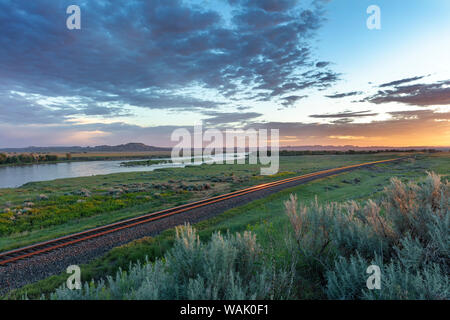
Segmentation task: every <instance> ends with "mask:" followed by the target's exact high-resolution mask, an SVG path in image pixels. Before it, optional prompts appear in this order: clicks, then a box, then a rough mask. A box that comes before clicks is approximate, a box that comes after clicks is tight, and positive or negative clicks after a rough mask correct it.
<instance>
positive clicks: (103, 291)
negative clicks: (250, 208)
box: [51, 225, 292, 300]
mask: <svg viewBox="0 0 450 320" xmlns="http://www.w3.org/2000/svg"><path fill="white" fill-rule="evenodd" d="M291 278H292V276H290V274H289V273H288V272H283V271H278V270H277V271H276V272H273V268H270V266H267V265H266V264H265V260H264V258H263V255H262V252H261V248H260V247H259V245H258V244H257V242H256V237H255V235H254V234H252V233H251V232H244V233H243V234H236V235H230V234H227V235H225V236H224V235H222V234H221V233H219V232H218V233H215V234H213V236H212V238H211V240H210V241H209V242H207V243H203V242H201V241H200V239H199V237H198V234H197V232H196V230H195V229H193V228H192V227H191V226H189V225H187V226H184V227H177V228H176V240H175V244H174V247H173V248H172V249H171V250H169V251H168V252H167V253H166V255H165V257H164V259H158V260H156V261H155V262H153V263H152V262H149V261H145V263H143V264H141V263H136V264H130V268H129V270H128V272H126V271H123V270H119V272H118V273H117V274H116V276H115V277H108V278H107V279H105V280H100V281H98V282H91V283H85V284H84V285H83V288H82V289H81V290H69V289H67V288H65V286H63V287H61V288H59V289H58V290H56V292H55V293H54V294H52V295H51V299H58V300H59V299H77V300H79V299H283V298H290V297H291V295H290V292H291V291H292V290H291V284H292V281H291Z"/></svg>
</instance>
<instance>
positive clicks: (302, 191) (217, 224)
mask: <svg viewBox="0 0 450 320" xmlns="http://www.w3.org/2000/svg"><path fill="white" fill-rule="evenodd" d="M372 159H373V157H372ZM301 160H302V159H299V158H296V159H295V160H294V159H293V157H292V158H290V159H283V160H282V168H283V169H284V170H286V168H292V167H291V166H292V165H293V164H295V163H297V165H298V164H299V162H300V161H301ZM304 160H306V159H304ZM308 160H309V162H305V163H302V164H303V165H304V166H308V169H309V171H314V169H316V168H317V166H322V167H325V165H326V164H328V165H329V167H336V166H339V165H342V163H341V162H340V161H339V160H346V162H347V163H348V162H349V161H356V162H363V161H365V160H371V159H364V160H363V159H361V156H357V159H355V158H353V159H349V156H345V159H343V158H341V159H339V157H333V159H330V158H329V156H326V158H323V157H320V156H319V157H317V156H315V157H314V158H309V159H308ZM311 160H314V161H311ZM449 160H450V155H449V154H448V153H447V154H437V155H431V156H428V155H427V156H425V155H423V156H419V157H418V160H417V161H404V162H402V163H399V164H385V165H378V166H376V167H373V168H367V169H360V170H357V171H354V172H351V173H345V174H340V175H337V176H333V177H328V178H324V179H321V180H318V181H314V182H311V183H309V184H306V185H301V186H298V187H294V188H290V189H288V190H284V191H282V192H279V193H277V194H274V195H272V196H270V197H267V198H265V199H261V200H258V201H254V202H252V203H250V204H247V205H244V206H241V207H238V208H235V209H232V210H229V211H227V212H225V213H223V214H221V215H219V216H217V217H215V218H213V219H209V220H206V221H203V222H201V223H198V224H197V225H196V226H195V227H196V228H197V229H198V230H199V234H200V237H201V238H202V239H208V238H209V237H210V235H211V234H212V232H213V231H216V230H222V231H224V232H225V231H227V230H229V231H230V232H237V231H243V230H252V231H253V232H255V233H256V235H257V239H258V242H259V243H260V244H261V245H262V246H263V247H265V248H270V247H282V246H283V244H282V242H283V241H284V237H283V235H284V234H285V233H286V231H287V228H288V220H287V217H286V215H285V214H284V208H283V202H284V201H285V200H287V199H288V197H289V194H291V193H294V194H297V196H298V198H299V201H300V202H308V201H310V200H312V199H314V197H316V196H317V198H318V201H319V202H321V203H323V202H329V201H347V200H356V201H361V200H365V199H368V198H372V199H376V198H378V197H379V196H380V192H381V191H382V190H383V187H384V186H386V185H387V184H388V183H389V179H390V178H391V177H398V178H400V179H401V180H403V181H407V180H413V179H416V180H417V179H418V180H420V179H423V178H424V177H425V175H426V171H434V172H436V173H439V174H442V175H444V176H445V175H447V177H448V175H449V172H450V161H449ZM236 168H238V166H236ZM236 168H235V169H236ZM313 168H314V169H313ZM188 169H189V170H203V169H201V168H188ZM297 169H298V168H297ZM303 170H305V168H303ZM234 171H235V172H236V170H234ZM191 173H192V172H191ZM173 240H174V231H173V230H167V231H165V232H163V233H162V234H160V235H159V236H157V237H148V238H144V239H141V240H138V241H134V242H132V243H130V244H128V245H125V246H122V247H118V248H115V249H113V250H111V251H110V252H109V253H108V254H106V255H105V256H104V257H101V258H99V259H97V260H95V261H93V262H91V263H89V264H87V265H83V266H82V277H83V280H90V279H99V278H102V277H104V276H105V275H108V274H114V273H115V272H116V270H117V269H118V268H119V267H121V268H124V269H126V268H127V267H128V265H129V263H130V262H131V261H136V260H144V257H145V256H148V257H149V259H150V260H154V259H155V258H157V257H161V256H162V254H163V253H164V252H165V251H166V250H168V249H169V248H170V247H171V246H172V243H173ZM286 254H287V252H282V251H280V252H276V253H275V256H276V258H277V259H278V260H280V261H282V260H283V256H285V255H286ZM66 278H67V275H65V274H61V275H56V276H53V277H50V278H47V279H45V280H43V281H39V282H38V283H35V284H31V285H28V286H26V287H24V288H22V289H20V290H16V291H14V292H13V293H11V295H10V296H9V297H10V298H19V297H20V296H21V295H23V294H24V293H25V292H27V293H28V294H29V296H30V297H37V296H39V295H40V294H42V293H49V292H52V291H53V290H54V289H55V288H56V287H58V286H60V285H61V284H62V283H63V282H64V281H65V279H66ZM315 294H316V293H315V292H314V290H313V289H310V290H309V289H308V287H307V285H306V287H305V292H304V296H303V297H304V298H307V297H315Z"/></svg>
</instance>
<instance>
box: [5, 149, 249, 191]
mask: <svg viewBox="0 0 450 320" xmlns="http://www.w3.org/2000/svg"><path fill="white" fill-rule="evenodd" d="M219 156H220V155H218V156H217V157H219ZM230 157H231V158H234V157H235V155H234V154H227V156H226V158H230ZM242 157H245V155H244V154H239V155H238V157H236V159H237V158H242ZM217 159H219V158H217ZM212 161H214V159H211V160H209V161H205V162H206V163H209V162H212ZM122 162H124V160H114V161H82V162H62V163H55V164H35V165H25V166H17V167H0V188H15V187H19V186H21V185H23V184H25V183H27V182H31V181H48V180H54V179H62V178H75V177H85V176H92V175H98V174H110V173H118V172H136V171H153V170H155V169H157V168H175V167H184V166H185V165H183V164H174V163H164V164H155V165H151V166H136V167H122V166H120V164H121V163H122ZM193 164H197V165H199V164H201V162H196V163H193Z"/></svg>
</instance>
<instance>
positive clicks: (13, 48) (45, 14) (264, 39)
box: [0, 0, 338, 123]
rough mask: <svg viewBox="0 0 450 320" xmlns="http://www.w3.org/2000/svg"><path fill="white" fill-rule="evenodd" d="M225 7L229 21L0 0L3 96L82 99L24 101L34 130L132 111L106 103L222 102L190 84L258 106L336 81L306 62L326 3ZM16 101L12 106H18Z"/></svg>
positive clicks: (181, 12) (121, 5) (88, 4)
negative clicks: (75, 21) (70, 15)
mask: <svg viewBox="0 0 450 320" xmlns="http://www.w3.org/2000/svg"><path fill="white" fill-rule="evenodd" d="M229 2H230V3H231V4H233V5H235V7H234V8H233V10H232V17H231V20H230V21H228V23H226V22H225V20H224V19H225V18H224V17H223V16H221V14H220V13H219V11H214V10H212V9H211V10H208V9H206V8H201V7H200V6H194V5H191V4H188V3H187V2H185V1H181V0H152V1H132V2H131V1H121V2H118V1H107V0H105V1H81V0H71V1H65V0H64V1H27V2H25V1H20V2H19V1H12V0H4V1H2V2H0V30H1V34H0V94H1V95H5V94H8V93H9V92H10V91H11V90H13V91H18V92H23V93H25V94H28V95H30V94H37V95H40V96H43V97H65V98H73V99H76V100H78V103H79V105H75V106H72V107H68V106H67V105H65V104H64V103H60V104H57V103H56V104H55V105H54V107H55V108H53V109H46V108H45V107H43V106H42V105H39V104H36V101H34V102H33V101H31V100H30V101H29V106H30V108H31V109H33V110H34V111H33V112H34V117H33V118H34V122H37V123H38V122H39V120H40V119H42V122H47V121H50V120H51V119H52V118H53V119H55V121H56V122H60V121H63V120H64V119H65V117H67V116H72V115H74V114H82V115H83V114H84V115H99V114H102V115H124V114H128V113H129V110H128V109H127V107H124V108H125V109H127V110H123V111H120V110H117V109H115V110H112V111H110V110H107V109H108V108H110V106H109V105H112V106H113V107H111V108H114V107H115V108H120V106H122V105H125V106H127V105H132V106H138V107H143V108H150V109H169V110H174V109H177V110H180V109H181V110H208V109H211V110H214V109H217V107H218V106H220V105H221V104H220V103H218V102H217V101H209V100H204V99H200V98H196V97H194V96H192V95H191V96H189V95H187V94H184V93H180V92H181V91H182V89H184V88H186V87H189V86H191V87H193V86H196V87H198V88H199V90H201V89H202V88H204V89H209V88H210V89H214V90H217V92H218V93H219V95H222V96H223V97H228V98H230V99H231V98H233V97H234V96H235V95H236V94H237V93H239V92H241V91H242V90H244V89H245V90H249V91H254V92H255V93H257V97H258V99H266V100H279V98H280V97H281V96H282V95H285V94H289V93H291V94H292V92H294V91H297V90H303V89H307V88H319V89H323V88H326V87H328V86H330V85H331V84H333V83H334V82H336V81H337V79H338V75H337V74H335V73H334V72H333V71H331V70H328V69H324V68H325V67H326V66H327V65H326V64H325V63H324V62H319V63H317V64H314V63H313V62H312V61H313V60H314V59H313V57H312V56H311V50H310V46H309V44H308V43H309V41H310V39H311V38H312V37H313V35H314V32H315V31H316V30H317V29H318V28H319V27H320V25H321V23H322V20H323V19H322V14H323V11H322V8H321V5H320V4H321V2H322V1H315V5H313V6H312V7H311V8H310V9H301V8H300V7H299V6H298V4H299V2H298V1H295V0H280V1H269V0H263V1H254V0H252V1H250V0H248V1H246V0H240V1H238V0H229ZM71 4H77V5H79V6H80V7H81V15H82V19H81V28H82V29H81V30H72V31H70V30H67V28H66V26H65V21H66V18H67V14H66V12H65V11H66V8H67V7H68V6H69V5H71ZM319 69H320V70H319ZM14 99H15V97H12V98H10V101H9V105H10V106H11V107H15V105H21V104H23V103H24V101H23V99H22V98H18V99H17V101H14ZM105 104H109V105H108V106H105ZM21 108H25V106H22V107H21ZM8 110H9V109H8ZM6 112H9V111H6Z"/></svg>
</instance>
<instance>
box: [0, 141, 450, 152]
mask: <svg viewBox="0 0 450 320" xmlns="http://www.w3.org/2000/svg"><path fill="white" fill-rule="evenodd" d="M425 149H433V150H438V151H450V146H448V147H434V146H419V147H389V146H370V147H358V146H353V145H343V146H332V145H327V146H323V145H308V146H284V147H280V150H287V151H349V150H354V151H377V150H402V151H404V150H425ZM171 150H172V148H169V147H155V146H148V145H146V144H144V143H137V142H130V143H126V144H119V145H116V146H109V145H100V146H95V147H80V146H71V147H66V146H60V147H58V146H57V147H35V146H30V147H26V148H0V152H9V153H12V152H17V153H44V152H150V151H171Z"/></svg>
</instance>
